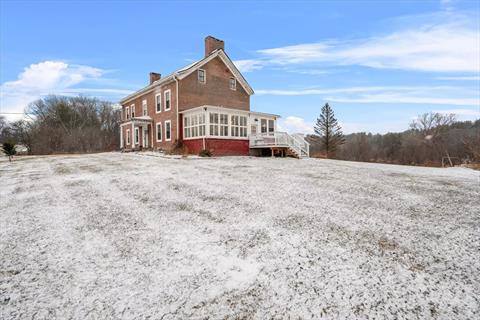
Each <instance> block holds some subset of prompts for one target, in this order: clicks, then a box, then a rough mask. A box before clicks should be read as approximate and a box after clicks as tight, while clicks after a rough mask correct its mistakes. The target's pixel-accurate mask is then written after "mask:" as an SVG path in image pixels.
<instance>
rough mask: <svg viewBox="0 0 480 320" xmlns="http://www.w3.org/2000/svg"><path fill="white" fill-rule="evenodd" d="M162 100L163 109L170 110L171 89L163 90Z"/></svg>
mask: <svg viewBox="0 0 480 320" xmlns="http://www.w3.org/2000/svg"><path fill="white" fill-rule="evenodd" d="M167 92H168V97H169V102H170V103H169V104H168V109H167ZM163 101H165V111H170V110H171V109H172V91H171V90H170V89H168V90H165V91H164V92H163Z"/></svg>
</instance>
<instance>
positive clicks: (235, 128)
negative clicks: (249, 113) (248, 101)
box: [231, 116, 247, 137]
mask: <svg viewBox="0 0 480 320" xmlns="http://www.w3.org/2000/svg"><path fill="white" fill-rule="evenodd" d="M231 119H232V122H231V125H232V132H231V134H232V137H246V136H247V117H244V116H232V118H231Z"/></svg>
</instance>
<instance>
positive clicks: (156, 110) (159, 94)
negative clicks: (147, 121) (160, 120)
mask: <svg viewBox="0 0 480 320" xmlns="http://www.w3.org/2000/svg"><path fill="white" fill-rule="evenodd" d="M158 97H160V110H158V109H157V98H158ZM161 112H162V94H161V93H157V94H156V95H155V113H161Z"/></svg>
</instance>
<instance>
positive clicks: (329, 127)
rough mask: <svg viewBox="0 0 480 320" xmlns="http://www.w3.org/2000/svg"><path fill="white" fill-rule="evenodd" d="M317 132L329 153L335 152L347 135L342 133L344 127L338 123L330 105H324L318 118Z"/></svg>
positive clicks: (328, 154) (315, 128)
mask: <svg viewBox="0 0 480 320" xmlns="http://www.w3.org/2000/svg"><path fill="white" fill-rule="evenodd" d="M314 130H315V134H316V135H317V136H319V137H320V141H321V144H322V147H323V149H324V150H325V152H326V154H327V158H328V157H329V156H330V154H334V153H335V151H336V150H337V147H338V146H340V145H342V144H344V143H345V137H344V136H343V133H342V128H341V127H340V125H339V124H338V121H337V119H336V118H335V114H334V112H333V110H332V108H330V106H329V105H328V103H325V105H324V106H323V107H322V113H321V114H320V116H319V117H318V118H317V123H316V124H315V127H314Z"/></svg>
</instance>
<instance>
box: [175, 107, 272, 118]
mask: <svg viewBox="0 0 480 320" xmlns="http://www.w3.org/2000/svg"><path fill="white" fill-rule="evenodd" d="M201 109H214V110H224V109H226V110H231V111H234V112H236V113H244V114H250V115H254V116H259V117H262V116H264V117H275V118H281V116H279V115H278V114H273V113H265V112H255V111H247V110H240V109H232V108H227V107H223V106H211V105H204V106H199V107H195V108H191V109H187V110H183V111H180V112H179V113H192V112H196V111H198V110H201Z"/></svg>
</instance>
